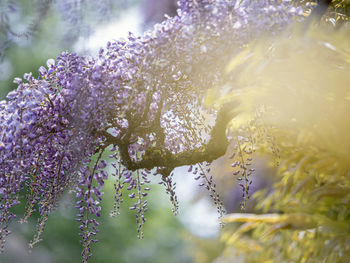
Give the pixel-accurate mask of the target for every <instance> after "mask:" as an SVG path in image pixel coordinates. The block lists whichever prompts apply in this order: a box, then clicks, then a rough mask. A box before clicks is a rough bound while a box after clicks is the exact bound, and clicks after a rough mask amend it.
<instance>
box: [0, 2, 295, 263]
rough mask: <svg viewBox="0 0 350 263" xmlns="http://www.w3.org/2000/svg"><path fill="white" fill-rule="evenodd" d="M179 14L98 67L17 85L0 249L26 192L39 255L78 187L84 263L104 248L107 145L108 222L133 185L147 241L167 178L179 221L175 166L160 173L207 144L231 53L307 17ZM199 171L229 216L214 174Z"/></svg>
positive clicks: (197, 6)
mask: <svg viewBox="0 0 350 263" xmlns="http://www.w3.org/2000/svg"><path fill="white" fill-rule="evenodd" d="M179 6H180V9H179V10H178V16H175V17H173V18H167V19H166V20H165V21H164V22H163V23H161V24H157V25H156V26H155V27H154V30H153V31H149V32H146V33H145V34H144V35H143V36H138V37H136V36H134V35H133V34H131V33H130V35H129V36H128V38H127V39H126V40H119V41H115V42H113V43H108V44H107V47H106V48H105V49H101V50H100V53H99V56H98V57H97V58H96V59H92V58H86V57H80V56H77V55H75V54H69V53H66V52H65V53H62V54H61V56H59V57H58V58H57V59H56V61H54V60H52V59H50V60H48V62H47V67H46V68H45V67H40V69H39V77H38V78H37V79H35V78H34V77H33V76H32V75H31V74H25V75H24V80H22V79H15V81H16V83H18V88H17V90H15V91H12V92H10V93H9V94H8V96H7V101H2V102H1V103H0V151H1V153H0V171H1V174H0V220H1V229H0V235H1V237H0V239H1V240H2V241H3V240H4V238H5V236H6V235H7V234H8V230H7V226H8V223H9V221H10V220H11V219H12V218H14V217H15V215H14V214H12V213H11V207H13V206H14V205H16V204H18V202H19V201H18V199H19V198H18V195H19V191H20V190H22V189H25V190H26V192H27V198H26V199H27V200H28V201H27V210H26V215H25V216H24V218H23V221H25V220H26V219H27V218H28V217H29V216H30V215H31V213H32V211H33V210H34V209H38V210H39V212H40V214H41V219H40V220H39V223H38V229H39V230H38V233H37V235H36V236H35V237H34V240H33V242H32V243H33V244H34V243H36V242H37V241H38V240H39V237H40V233H41V232H42V230H43V228H44V225H45V222H46V218H47V216H48V215H49V213H50V212H51V211H52V209H54V208H55V205H56V204H57V201H58V199H59V198H60V196H61V195H62V193H63V192H64V191H65V190H66V189H67V188H69V187H73V188H74V189H75V191H76V196H77V199H78V201H77V209H78V210H79V214H78V216H77V220H78V221H79V222H80V224H81V225H80V229H81V231H82V233H81V237H82V244H83V247H84V250H83V253H82V255H83V261H84V262H86V261H87V260H88V258H89V257H90V255H91V253H90V244H91V242H96V239H93V237H94V236H95V235H96V233H97V226H98V222H97V217H99V216H100V210H101V207H100V204H99V203H100V201H101V198H102V195H103V192H102V187H103V185H104V181H105V180H106V179H107V177H108V175H107V172H106V169H105V168H106V166H107V163H106V162H105V161H103V159H102V156H103V153H104V152H105V150H106V149H107V147H109V146H110V145H112V146H113V147H112V148H110V150H112V155H111V156H110V161H111V163H112V165H113V166H114V168H115V169H116V173H115V177H116V180H117V181H116V183H115V190H116V196H115V201H116V204H115V207H114V208H115V209H114V211H113V212H112V214H117V213H118V209H119V207H120V204H121V202H122V189H123V187H124V186H125V185H126V186H127V190H128V191H129V198H136V199H137V201H136V202H135V204H134V206H132V207H131V208H130V209H132V210H135V211H136V212H137V213H136V221H137V224H138V232H139V236H140V237H142V235H143V234H142V226H143V223H144V222H145V216H144V213H145V212H146V210H147V200H145V198H146V196H147V191H148V190H149V187H148V186H147V184H149V182H150V181H149V179H148V176H149V174H150V173H160V174H162V178H163V183H164V185H165V187H166V191H167V192H168V193H169V194H170V196H171V197H170V199H171V202H172V203H173V205H174V212H176V211H177V199H176V196H175V193H174V189H175V187H174V185H173V184H172V181H171V177H170V172H171V170H172V169H173V168H174V167H175V166H176V165H171V164H170V163H169V164H164V163H157V162H158V161H159V160H169V162H170V161H171V160H173V159H171V158H170V157H169V156H176V154H180V153H183V152H185V151H193V150H195V149H200V147H203V146H205V145H206V144H207V143H208V136H209V134H210V133H211V132H212V130H213V127H212V126H211V125H208V119H215V118H216V116H217V112H216V111H213V110H204V108H203V105H202V104H203V95H204V94H205V92H206V90H207V89H208V88H210V87H215V86H219V85H222V84H224V83H225V82H227V81H229V80H230V79H229V76H227V75H226V74H225V73H224V68H225V65H227V63H228V62H229V59H230V57H231V56H230V54H234V53H235V48H236V49H239V47H240V46H241V45H242V44H244V43H247V42H248V41H250V40H252V39H253V38H256V37H257V36H258V35H259V34H262V33H264V32H270V33H271V32H272V33H276V32H278V31H279V30H281V29H283V28H284V27H285V26H286V25H287V24H288V23H290V21H292V19H293V17H298V16H300V14H301V10H300V9H298V8H294V7H292V6H291V5H290V4H289V2H288V1H282V2H280V1H243V2H241V1H229V0H222V1H219V0H218V1H209V0H203V1H195V0H192V1H180V2H179ZM167 158H168V159H167ZM148 160H152V162H148ZM159 162H160V161H159ZM198 167H199V168H200V169H201V171H199V176H200V177H201V178H202V179H203V180H204V183H205V187H207V189H208V190H209V191H210V194H211V196H212V198H213V199H214V202H215V203H216V204H217V205H218V209H219V212H220V213H222V211H223V208H222V203H221V201H220V200H219V196H218V194H217V193H216V192H215V187H214V186H215V183H214V182H213V179H212V177H211V176H209V175H208V171H207V170H208V169H207V168H202V166H201V165H199V166H198ZM198 167H197V169H198ZM152 169H153V170H152Z"/></svg>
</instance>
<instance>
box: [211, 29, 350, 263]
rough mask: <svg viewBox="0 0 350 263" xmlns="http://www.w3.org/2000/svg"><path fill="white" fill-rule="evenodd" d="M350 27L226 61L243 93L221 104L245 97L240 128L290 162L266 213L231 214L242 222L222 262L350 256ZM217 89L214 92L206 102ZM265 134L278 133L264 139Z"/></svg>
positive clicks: (292, 34) (262, 45)
mask: <svg viewBox="0 0 350 263" xmlns="http://www.w3.org/2000/svg"><path fill="white" fill-rule="evenodd" d="M347 26H348V25H343V27H342V28H341V29H339V30H337V31H334V30H333V29H325V28H323V29H321V28H320V27H316V28H314V29H310V30H308V31H307V32H305V31H302V30H299V29H298V28H297V29H293V30H289V31H288V32H287V33H286V34H285V35H283V36H279V37H278V38H265V39H260V40H259V41H256V42H254V43H251V44H249V45H247V46H245V47H244V48H242V49H241V50H240V51H239V52H237V55H236V56H235V57H234V58H232V61H231V63H230V64H229V65H228V66H227V74H233V76H234V78H235V83H234V89H233V90H234V91H232V92H230V93H229V94H228V95H226V96H223V97H222V99H220V100H216V101H215V103H216V104H217V105H220V104H222V103H224V102H226V101H229V100H233V99H234V100H238V101H240V103H241V104H240V107H239V109H237V111H238V112H240V113H241V115H239V116H238V117H237V118H236V119H234V120H232V125H231V129H232V130H237V129H238V127H240V126H241V125H245V126H248V127H249V130H250V132H251V133H252V134H253V136H255V137H256V138H258V139H257V140H256V142H255V143H256V145H255V147H256V150H257V151H262V152H265V153H267V154H268V152H271V144H274V147H277V148H278V158H279V159H280V160H281V163H280V165H279V166H278V168H277V174H276V176H277V178H278V179H277V183H275V185H273V186H271V188H272V189H271V190H270V191H269V192H268V193H267V191H260V192H258V193H256V194H255V197H256V198H257V199H258V200H259V203H258V206H257V211H258V212H257V213H259V214H244V213H242V214H231V215H228V216H227V217H226V218H225V219H224V221H226V222H243V224H242V225H239V226H237V227H238V228H236V229H235V231H231V232H230V231H229V230H226V231H225V232H224V234H223V236H222V240H223V241H224V242H226V244H227V249H226V252H225V253H223V256H222V257H221V261H220V260H218V262H227V261H225V260H228V259H230V260H232V261H230V262H236V261H235V259H236V256H237V255H239V257H238V258H239V260H237V262H238V261H240V262H259V263H261V262H308V263H309V262H315V263H316V262H332V263H333V262H350V30H349V27H347ZM217 92H219V91H213V90H211V91H208V98H207V103H211V102H213V100H211V98H210V96H211V94H217ZM214 106H215V105H214ZM256 112H259V116H258V117H256ZM252 120H254V121H252ZM261 130H264V133H265V134H269V138H273V139H271V140H266V137H265V140H264V137H261V136H260V137H259V136H258V134H259V132H261ZM260 213H261V214H260ZM230 251H231V253H230ZM232 251H234V253H233V252H232ZM238 258H237V259H238Z"/></svg>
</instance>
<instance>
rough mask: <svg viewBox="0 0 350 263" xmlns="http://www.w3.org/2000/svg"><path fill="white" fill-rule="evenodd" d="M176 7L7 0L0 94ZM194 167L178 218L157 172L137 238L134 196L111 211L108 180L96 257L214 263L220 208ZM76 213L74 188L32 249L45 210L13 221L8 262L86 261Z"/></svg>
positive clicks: (124, 0) (0, 258)
mask: <svg viewBox="0 0 350 263" xmlns="http://www.w3.org/2000/svg"><path fill="white" fill-rule="evenodd" d="M176 9H177V7H176V1H175V0H114V1H113V0H105V1H102V0H100V1H92V0H85V1H84V0H61V1H52V0H37V1H27V0H16V1H11V0H0V16H1V21H0V23H1V24H0V100H3V99H5V97H6V94H7V93H8V92H9V91H10V90H12V89H15V88H16V84H14V83H13V79H14V78H15V77H22V76H23V74H24V73H27V72H32V73H33V75H34V76H37V75H38V68H39V67H40V66H41V65H45V63H46V61H47V59H49V58H56V57H57V56H58V55H59V54H60V53H61V52H62V51H65V50H68V51H69V52H76V53H78V54H79V55H88V56H94V55H95V54H96V53H97V52H98V50H99V48H101V47H103V46H105V44H106V43H107V41H112V40H113V39H119V38H122V37H125V36H126V35H127V34H128V32H129V31H131V32H133V33H135V34H136V35H139V34H142V32H143V31H145V30H148V29H151V28H152V27H153V25H154V24H155V23H157V22H160V21H162V20H163V19H164V15H165V14H168V15H169V16H173V15H175V14H176ZM226 159H227V158H226ZM216 165H217V167H219V168H217V169H218V171H217V173H220V174H223V175H224V174H225V173H229V172H230V171H222V170H220V167H223V166H222V163H220V161H219V162H218V163H217V164H216ZM227 167H230V165H228V166H227ZM187 169H188V167H183V168H179V169H177V170H176V171H175V176H174V180H175V181H176V182H177V195H178V199H179V203H180V210H179V214H178V216H176V217H175V216H174V215H173V214H172V212H171V203H170V201H169V196H167V195H166V194H165V191H164V189H163V186H161V185H158V184H157V182H158V181H157V178H154V182H153V184H152V186H151V187H152V191H151V193H150V195H149V211H148V212H147V214H146V217H147V223H146V225H145V229H144V232H145V237H144V239H143V240H138V239H137V232H136V228H137V225H136V223H135V217H134V214H133V213H132V211H129V210H128V207H129V206H130V204H128V202H127V200H125V201H124V203H123V205H122V208H121V214H120V215H118V216H117V217H116V218H112V217H110V216H109V213H110V210H111V209H112V207H113V201H114V198H113V191H114V188H113V180H112V179H110V181H108V183H107V184H106V185H105V196H104V199H103V205H102V207H103V211H102V215H101V219H100V232H99V233H98V236H97V238H98V239H99V242H98V243H97V244H96V245H94V246H93V247H92V249H93V256H92V258H91V262H120V263H121V262H153V263H157V262H159V263H160V262H168V263H172V262H173V263H176V262H213V261H214V259H215V258H216V257H218V255H219V254H220V252H221V251H222V249H223V245H222V244H221V243H220V241H219V234H220V227H219V222H218V215H217V212H216V208H215V207H214V205H213V203H212V201H211V200H210V199H209V197H208V194H207V193H206V191H205V189H200V188H199V187H198V186H197V184H198V182H197V183H196V182H195V181H194V180H193V178H191V176H190V175H187V174H186V173H187ZM232 182H234V180H232ZM234 184H235V183H233V185H228V184H227V182H226V183H225V184H224V183H221V184H220V180H219V183H218V187H219V190H220V185H221V191H222V192H223V193H225V194H224V196H226V197H227V198H226V201H225V203H226V205H227V208H228V210H229V211H236V210H237V209H239V202H240V200H239V198H240V194H241V193H240V190H239V189H237V190H238V192H239V193H238V194H236V193H235V192H231V190H232V189H235V185H234ZM236 192H237V191H236ZM232 204H236V205H232ZM24 206H25V200H22V202H21V205H20V206H18V207H17V208H16V209H17V210H18V211H17V212H18V213H19V214H23V211H24ZM21 212H22V213H21ZM75 215H76V209H75V208H74V193H67V194H66V195H65V196H64V197H63V200H62V201H61V203H60V205H59V207H58V208H57V210H56V211H55V212H54V213H53V214H52V215H51V216H50V217H49V220H48V222H47V226H46V230H45V232H44V234H43V236H42V237H43V241H42V242H40V243H39V244H37V245H36V246H35V247H34V248H33V249H31V250H30V249H29V248H28V243H29V241H30V240H31V239H32V238H33V235H34V233H35V225H36V221H37V219H38V217H36V215H34V216H33V217H32V218H31V219H30V220H29V222H28V223H26V224H20V223H18V222H13V223H12V225H11V226H10V229H11V231H12V234H11V235H10V236H9V238H8V240H7V243H6V249H5V253H4V254H1V255H0V262H4V263H7V262H11V263H22V262H28V263H29V262H33V263H34V262H35V263H41V262H43V263H44V262H45V263H50V262H57V263H58V262H62V263H68V262H80V260H81V257H80V253H81V245H80V243H79V241H80V237H79V235H78V232H79V231H78V223H77V222H75ZM18 219H20V218H18Z"/></svg>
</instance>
